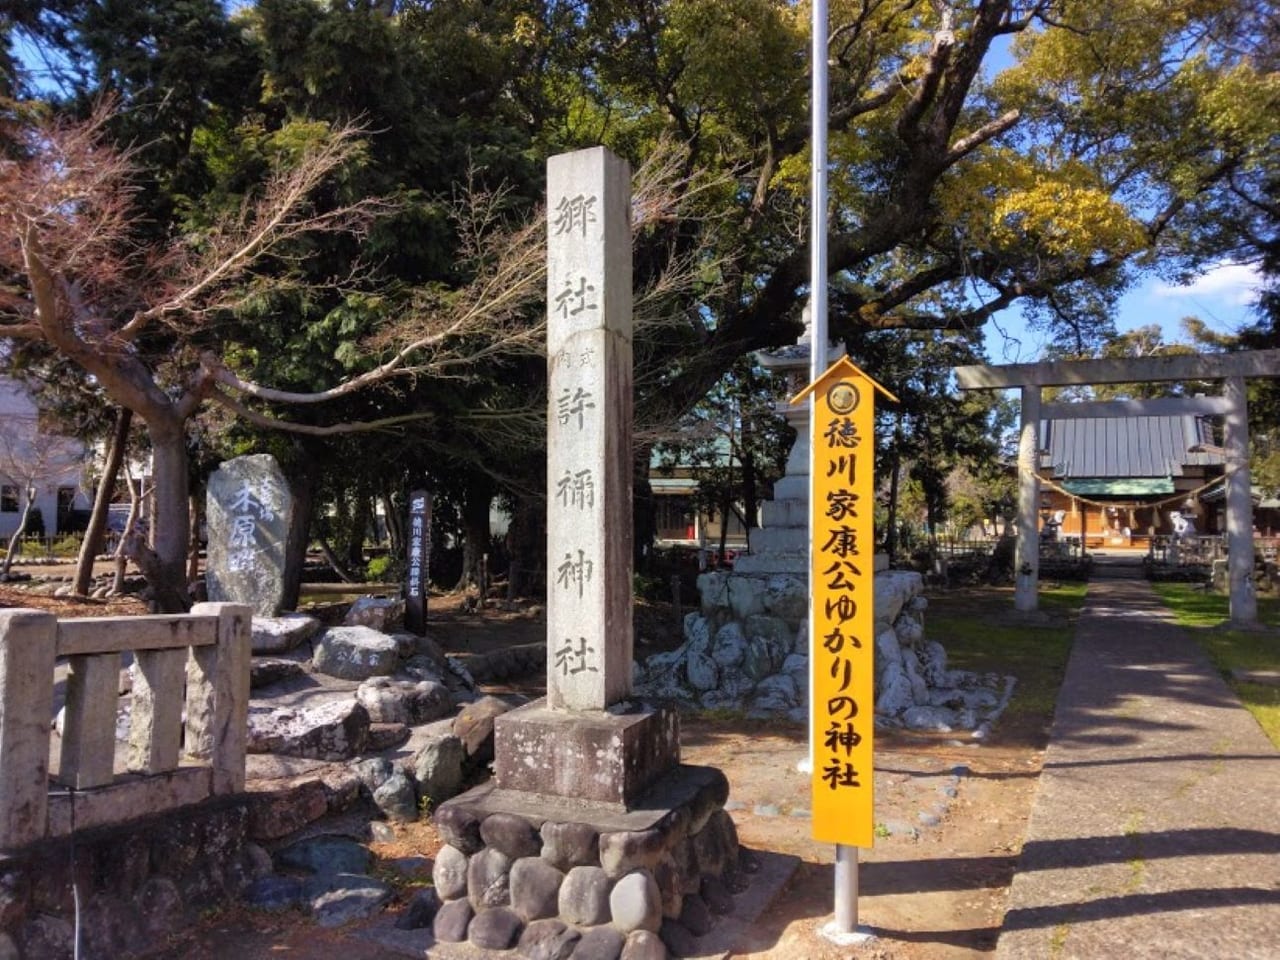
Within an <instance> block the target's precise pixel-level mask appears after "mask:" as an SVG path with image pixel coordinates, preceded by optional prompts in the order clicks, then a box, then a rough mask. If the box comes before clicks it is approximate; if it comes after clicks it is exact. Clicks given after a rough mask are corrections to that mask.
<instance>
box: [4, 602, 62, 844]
mask: <svg viewBox="0 0 1280 960" xmlns="http://www.w3.org/2000/svg"><path fill="white" fill-rule="evenodd" d="M57 636H58V620H57V618H56V617H54V616H53V615H52V614H49V613H43V612H41V611H39V610H25V609H19V610H0V849H3V848H7V847H18V846H22V845H23V844H27V843H31V842H33V841H35V840H40V839H42V838H43V837H44V834H45V826H46V823H45V821H46V818H47V815H48V805H49V726H50V721H51V720H52V719H53V664H54V647H55V645H56V643H57Z"/></svg>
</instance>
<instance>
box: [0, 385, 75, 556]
mask: <svg viewBox="0 0 1280 960" xmlns="http://www.w3.org/2000/svg"><path fill="white" fill-rule="evenodd" d="M87 457H88V453H87V450H86V448H85V445H84V444H83V443H81V442H80V441H78V440H74V439H70V438H67V437H58V436H53V435H49V434H43V433H41V432H40V429H39V419H38V411H37V409H36V405H35V402H34V401H33V400H32V399H31V396H30V394H29V393H28V391H27V389H26V387H24V386H23V385H22V384H21V383H18V382H17V381H14V380H11V379H9V378H8V377H0V484H5V485H12V486H16V487H17V488H18V491H17V492H18V504H17V507H18V509H17V510H16V511H5V510H3V509H0V538H4V539H7V538H9V537H11V536H12V535H13V532H14V530H16V529H17V526H18V521H19V520H20V519H21V518H22V497H23V487H24V485H25V482H26V481H25V478H24V477H21V476H17V477H15V476H11V475H10V473H9V472H8V471H9V470H13V472H19V471H18V470H16V469H14V468H15V464H14V462H13V461H19V462H20V463H24V464H26V465H27V466H26V469H27V470H28V471H29V472H32V473H39V476H37V477H35V479H36V481H37V482H36V491H37V492H36V500H35V505H36V506H37V507H39V508H40V513H41V515H42V516H43V517H44V525H45V533H46V535H49V536H52V535H54V534H55V533H57V532H58V531H57V530H56V529H55V528H56V526H57V520H58V488H59V487H71V488H74V489H75V499H74V500H73V503H72V506H73V508H74V509H76V510H88V509H89V508H90V507H91V506H92V501H91V499H90V495H89V491H86V490H85V489H84V488H83V486H82V483H81V480H82V474H83V472H84V466H85V462H86V458H87ZM42 462H43V463H44V464H46V465H47V469H45V470H34V469H32V468H33V467H36V466H39V465H40V464H41V463H42ZM0 506H3V505H0Z"/></svg>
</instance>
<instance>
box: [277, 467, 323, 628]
mask: <svg viewBox="0 0 1280 960" xmlns="http://www.w3.org/2000/svg"><path fill="white" fill-rule="evenodd" d="M302 456H303V457H304V458H305V459H304V461H303V463H302V464H300V466H301V469H294V470H291V471H290V476H289V492H290V493H291V494H292V495H293V517H292V518H291V520H290V522H289V531H288V533H287V535H286V536H287V540H286V541H285V552H284V600H283V601H282V604H281V606H282V607H283V609H285V610H297V609H298V599H299V597H300V596H301V595H302V575H303V571H304V569H305V567H306V565H307V545H308V544H309V543H310V542H311V517H312V514H313V513H314V512H315V501H316V486H317V485H318V483H319V472H320V471H319V469H318V465H317V464H316V463H315V462H314V460H312V459H311V458H310V456H309V454H306V453H303V454H302Z"/></svg>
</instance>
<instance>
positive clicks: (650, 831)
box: [430, 767, 739, 958]
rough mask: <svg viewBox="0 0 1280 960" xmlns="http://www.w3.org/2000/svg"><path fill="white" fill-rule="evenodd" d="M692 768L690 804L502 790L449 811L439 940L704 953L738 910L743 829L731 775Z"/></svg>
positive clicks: (437, 917) (438, 893) (685, 794)
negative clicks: (533, 798) (545, 796)
mask: <svg viewBox="0 0 1280 960" xmlns="http://www.w3.org/2000/svg"><path fill="white" fill-rule="evenodd" d="M681 769H682V771H683V772H682V774H681V775H680V778H679V779H680V786H679V787H677V788H675V789H676V790H677V792H679V793H680V794H681V796H682V799H680V800H679V801H678V802H676V803H674V804H670V805H669V804H668V803H666V802H665V800H663V801H662V802H658V803H654V804H649V803H646V804H642V805H640V807H638V808H637V809H636V810H634V811H622V810H620V809H619V810H617V811H614V812H602V809H603V808H602V807H601V805H598V804H597V805H592V804H589V803H574V802H572V801H563V802H560V803H559V805H558V810H557V811H551V810H550V808H548V810H546V811H539V810H538V809H536V807H537V805H536V804H529V803H524V802H515V803H513V802H510V800H509V798H501V797H502V791H494V790H492V788H491V786H485V787H480V788H476V790H474V791H472V792H471V793H469V794H467V795H465V796H463V797H460V798H458V799H457V800H454V801H452V802H451V803H449V804H446V805H445V806H443V807H442V808H441V809H440V810H439V811H437V813H436V815H435V823H436V827H437V829H438V831H439V833H440V837H441V839H442V840H444V841H445V845H444V846H443V847H441V849H440V852H439V853H438V854H437V856H436V860H435V865H434V869H433V872H432V882H433V890H434V898H433V899H434V902H433V904H432V905H431V907H430V912H431V914H432V916H431V920H430V922H431V926H432V935H433V936H434V938H435V939H436V940H438V941H441V942H445V943H451V942H462V941H467V942H469V943H470V944H471V945H472V946H474V947H480V948H482V949H485V950H507V949H510V948H512V947H518V949H519V952H520V954H521V956H526V957H528V956H567V955H568V953H569V951H570V950H572V951H574V956H579V955H582V956H590V957H610V958H616V957H618V956H619V955H635V956H646V957H647V956H666V955H667V953H666V951H667V950H670V951H671V953H673V954H674V955H676V956H698V955H701V953H702V952H703V951H701V950H700V949H698V940H699V938H700V937H702V936H704V935H705V934H707V933H708V932H709V931H710V930H711V929H712V927H713V926H714V924H715V923H716V917H717V916H719V915H721V914H724V913H726V912H727V911H729V910H731V909H732V900H731V897H732V891H733V889H734V887H735V884H737V883H738V880H737V879H736V878H737V875H738V872H739V847H738V836H737V831H736V829H735V827H734V825H733V820H732V819H731V818H730V816H729V814H728V813H726V812H725V810H724V804H725V800H726V799H727V798H728V794H729V784H728V781H727V780H725V777H724V774H722V773H721V772H720V771H719V770H715V769H713V768H710V767H685V768H681ZM500 798H501V799H500ZM547 802H548V803H552V801H547ZM552 805H553V806H556V805H555V804H554V803H553V804H552ZM503 807H506V808H507V809H500V808H503ZM655 810H656V811H659V812H657V813H655ZM624 947H625V948H626V949H627V951H628V953H625V954H624V953H623V950H624ZM579 951H580V952H579Z"/></svg>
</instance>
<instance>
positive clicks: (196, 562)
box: [187, 495, 204, 584]
mask: <svg viewBox="0 0 1280 960" xmlns="http://www.w3.org/2000/svg"><path fill="white" fill-rule="evenodd" d="M203 514H204V511H203V510H201V509H200V497H198V496H194V495H193V496H190V497H188V498H187V525H188V527H189V529H188V531H187V583H188V584H192V583H195V582H196V578H198V577H199V576H200V520H201V517H202V516H203Z"/></svg>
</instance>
